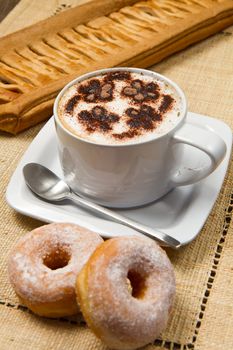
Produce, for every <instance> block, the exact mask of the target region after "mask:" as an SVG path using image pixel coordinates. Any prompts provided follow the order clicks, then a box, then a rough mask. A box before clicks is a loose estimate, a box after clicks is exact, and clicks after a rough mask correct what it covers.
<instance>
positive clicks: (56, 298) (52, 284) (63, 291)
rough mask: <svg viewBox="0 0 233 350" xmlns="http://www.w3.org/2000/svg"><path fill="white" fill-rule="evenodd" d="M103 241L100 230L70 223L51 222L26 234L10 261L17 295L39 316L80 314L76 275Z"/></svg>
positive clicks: (12, 282) (10, 273)
mask: <svg viewBox="0 0 233 350" xmlns="http://www.w3.org/2000/svg"><path fill="white" fill-rule="evenodd" d="M102 241H103V240H102V238H101V237H100V236H99V235H98V234H97V233H95V232H91V231H89V230H87V229H85V228H83V227H80V226H78V225H74V224H69V223H54V224H49V225H45V226H41V227H39V228H37V229H35V230H33V231H32V232H29V233H27V234H26V235H25V236H24V237H22V238H21V239H20V240H19V241H18V243H17V244H16V246H15V248H14V249H13V251H12V252H11V254H10V257H9V262H8V272H9V279H10V282H11V284H12V286H13V288H14V290H15V292H16V294H17V295H18V297H19V298H20V299H21V301H22V302H23V303H24V304H25V305H26V306H27V307H28V308H29V309H31V310H32V311H33V312H34V313H36V314H38V315H40V316H46V317H62V316H67V315H73V314H75V313H77V312H78V311H79V308H78V306H77V302H76V295H75V281H76V278H77V274H78V273H79V271H80V270H81V269H82V267H83V265H84V264H85V263H86V261H87V260H88V258H89V256H90V255H91V254H92V253H93V251H94V250H95V249H96V247H97V246H98V245H99V244H100V243H101V242H102Z"/></svg>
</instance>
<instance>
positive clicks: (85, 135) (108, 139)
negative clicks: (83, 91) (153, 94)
mask: <svg viewBox="0 0 233 350" xmlns="http://www.w3.org/2000/svg"><path fill="white" fill-rule="evenodd" d="M130 75H131V78H132V79H140V80H141V81H143V82H144V83H146V84H148V83H151V82H154V83H156V84H158V86H159V90H160V95H163V94H166V95H170V96H171V97H172V98H173V99H174V103H173V106H172V109H171V110H169V111H168V112H167V113H166V114H165V116H164V117H163V120H162V121H161V122H158V123H156V127H155V128H154V129H153V130H152V131H151V130H143V133H141V134H139V135H135V136H134V137H133V138H124V139H117V138H115V137H113V135H114V134H121V133H122V132H127V131H128V128H129V126H128V125H127V124H126V121H127V116H126V115H125V111H126V110H127V109H128V108H140V104H137V106H135V103H133V101H132V100H131V99H130V98H127V97H125V96H122V93H121V92H122V90H123V89H124V88H125V87H126V86H128V85H129V82H128V81H125V80H114V85H115V87H114V99H113V100H112V101H109V102H106V101H100V102H98V103H97V102H93V103H92V102H85V101H84V100H80V101H78V102H77V103H76V104H75V106H74V109H73V111H72V113H68V112H67V111H66V108H65V107H66V104H67V102H68V101H69V100H70V99H71V98H72V97H74V96H76V95H77V90H78V87H79V86H80V83H77V84H75V85H73V86H71V87H70V88H69V89H67V90H66V92H65V93H64V95H63V96H62V98H61V99H60V101H59V106H58V116H59V119H60V121H61V122H62V124H63V126H64V127H65V128H66V129H68V130H69V131H70V132H71V133H73V134H74V135H77V136H78V137H80V138H82V139H85V140H87V141H90V142H94V143H98V144H108V145H114V144H115V145H119V144H134V143H138V142H145V141H149V140H152V139H153V138H155V137H156V136H160V135H163V134H166V133H167V132H169V131H170V130H171V129H173V128H174V127H175V126H176V125H177V124H178V123H179V121H180V115H181V114H182V113H181V112H182V102H181V97H180V96H179V94H178V93H177V91H176V90H175V88H174V87H173V86H171V85H168V83H167V82H164V81H163V80H160V79H158V78H156V79H155V78H153V77H151V76H149V75H144V74H142V73H133V72H131V73H130ZM104 77H106V74H105V75H99V76H96V77H92V78H90V79H87V80H85V81H84V82H83V83H85V84H86V83H87V82H88V81H90V80H92V79H98V80H100V81H103V79H104ZM81 84H82V82H81ZM161 98H162V97H160V98H159V99H157V100H155V101H147V102H145V104H146V105H149V106H151V107H153V108H155V109H156V110H159V106H160V104H161ZM95 106H102V107H104V108H105V109H107V111H108V112H110V113H116V114H117V115H119V116H120V119H119V121H118V122H116V123H114V124H113V125H112V130H111V132H108V133H106V132H103V131H101V130H100V131H99V130H96V131H94V132H89V131H87V130H86V128H85V126H84V125H83V124H82V123H80V122H79V120H78V118H77V117H76V116H77V115H79V113H80V112H82V111H84V110H86V111H91V110H92V109H93V107H95Z"/></svg>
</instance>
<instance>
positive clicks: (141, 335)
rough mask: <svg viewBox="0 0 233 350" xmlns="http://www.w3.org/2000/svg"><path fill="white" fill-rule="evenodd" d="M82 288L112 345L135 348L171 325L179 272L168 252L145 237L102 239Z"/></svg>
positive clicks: (94, 321) (82, 298) (92, 323)
mask: <svg viewBox="0 0 233 350" xmlns="http://www.w3.org/2000/svg"><path fill="white" fill-rule="evenodd" d="M76 292H77V296H78V301H79V303H80V308H81V311H82V312H83V315H84V318H85V319H86V321H87V323H88V325H89V327H90V328H91V329H92V330H93V332H94V333H95V334H96V336H97V337H99V338H100V339H101V340H102V341H103V342H104V343H105V344H106V345H107V346H109V347H110V348H112V349H135V348H138V347H141V346H144V345H145V344H148V343H150V342H152V341H153V340H154V339H155V338H156V337H157V336H158V335H159V334H160V333H161V331H162V330H163V329H164V328H165V327H166V324H167V321H168V317H169V313H170V310H171V307H172V303H173V299H174V295H175V276H174V271H173V267H172V265H171V263H170V261H169V259H168V257H167V255H166V253H165V252H164V251H163V250H162V249H161V248H160V247H159V246H158V245H157V244H156V243H155V242H154V241H152V240H150V239H148V238H144V237H139V236H137V237H136V236H134V237H132V236H131V237H118V238H113V239H110V240H108V241H105V242H104V243H102V244H101V245H100V246H99V247H98V248H97V249H96V250H95V252H94V253H93V254H92V256H91V257H90V259H89V260H88V262H87V264H86V265H85V266H84V267H83V269H82V270H81V272H80V273H79V275H78V278H77V282H76Z"/></svg>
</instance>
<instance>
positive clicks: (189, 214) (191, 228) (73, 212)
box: [6, 113, 232, 245]
mask: <svg viewBox="0 0 233 350" xmlns="http://www.w3.org/2000/svg"><path fill="white" fill-rule="evenodd" d="M187 118H188V121H189V123H193V124H198V125H200V124H201V126H202V127H204V128H206V129H211V130H212V131H214V132H216V133H217V134H219V135H220V136H221V137H222V138H223V139H224V141H225V142H226V145H227V154H226V156H225V158H224V160H223V162H222V163H221V164H220V166H219V167H218V168H217V169H216V170H215V171H214V172H213V173H212V174H211V175H210V176H208V177H207V178H206V179H204V180H202V181H200V182H198V183H196V184H194V185H189V186H183V187H177V188H175V189H174V190H172V191H171V192H170V193H168V194H167V195H166V196H164V197H163V198H161V199H159V200H157V201H156V202H154V203H152V204H149V205H147V206H144V207H141V208H136V209H135V208H134V209H125V210H124V209H121V210H119V211H120V212H121V214H123V215H125V216H128V217H130V218H133V219H135V220H136V221H138V222H141V223H143V224H145V225H147V226H150V227H152V228H154V229H156V228H157V229H159V230H161V231H164V232H165V233H167V234H169V235H171V236H172V237H174V238H176V239H178V240H179V241H180V242H181V245H184V244H187V243H189V242H190V241H192V240H193V239H194V238H195V237H196V236H197V234H198V233H199V232H200V230H201V228H202V226H203V225H204V223H205V221H206V219H207V217H208V215H209V213H210V211H211V209H212V207H213V205H214V203H215V201H216V199H217V196H218V193H219V191H220V189H221V186H222V183H223V180H224V177H225V174H226V171H227V167H228V163H229V159H230V154H231V147H232V131H231V129H230V128H229V126H227V125H226V124H225V123H223V122H222V121H219V120H217V119H213V118H210V117H207V116H203V115H199V114H195V113H188V116H187ZM183 147H187V148H186V149H185V152H184V157H185V159H184V161H185V164H188V162H191V163H192V166H193V165H194V164H195V163H199V164H200V157H202V155H201V154H200V151H197V150H196V149H195V148H193V147H188V146H183ZM203 157H204V154H203ZM30 162H37V163H40V164H43V165H45V166H47V167H48V168H50V169H51V170H52V171H54V172H55V173H56V174H58V175H59V176H61V177H62V170H61V167H60V164H59V159H58V152H57V140H56V133H55V126H54V120H53V117H52V118H51V119H50V120H49V121H48V122H47V123H46V125H45V126H44V127H43V128H42V129H41V131H40V132H39V133H38V135H37V136H36V137H35V139H34V140H33V142H32V143H31V144H30V146H29V148H28V149H27V151H26V152H25V154H24V156H23V157H22V159H21V161H20V163H19V164H18V166H17V168H16V170H15V172H14V174H13V175H12V177H11V180H10V183H9V185H8V188H7V192H6V199H7V202H8V204H9V205H10V206H11V207H12V208H14V209H15V210H16V211H18V212H20V213H22V214H24V215H28V216H31V217H33V218H36V219H39V220H42V221H45V222H73V223H77V224H79V225H81V226H85V227H87V228H89V229H91V230H93V231H96V232H99V233H100V234H101V235H102V236H103V237H107V238H110V237H114V236H122V235H131V234H135V231H134V230H133V229H130V228H128V227H126V226H123V225H121V224H117V223H115V222H111V221H108V220H106V219H103V218H101V217H98V216H95V215H94V214H92V213H91V212H89V211H86V210H84V209H82V208H80V207H78V206H76V205H74V204H71V203H63V204H51V203H47V202H44V201H43V200H41V199H39V198H37V197H36V196H34V195H33V193H32V192H31V191H30V190H29V189H28V188H27V186H26V184H25V182H24V178H23V173H22V168H23V167H24V165H25V164H27V163H30Z"/></svg>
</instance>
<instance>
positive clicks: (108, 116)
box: [65, 71, 174, 140]
mask: <svg viewBox="0 0 233 350" xmlns="http://www.w3.org/2000/svg"><path fill="white" fill-rule="evenodd" d="M114 80H115V81H116V80H125V81H127V86H126V87H124V88H123V89H122V91H121V96H122V97H124V98H129V99H130V101H131V103H132V104H133V107H130V108H127V109H126V110H125V112H124V115H123V118H124V119H125V123H126V124H127V126H128V130H127V131H124V132H121V133H113V134H112V136H113V137H114V138H115V139H119V140H123V139H129V138H133V137H135V136H140V135H142V134H143V133H144V132H145V131H146V132H148V131H153V130H155V128H156V127H157V125H158V123H160V122H161V121H162V120H163V118H164V116H165V114H166V113H167V112H168V111H169V110H170V109H171V108H172V106H173V103H174V99H173V98H172V96H170V95H168V94H161V93H160V89H159V85H158V84H156V83H154V82H150V83H145V82H144V81H142V80H140V79H132V77H131V74H130V73H129V72H121V71H119V72H118V71H116V72H110V73H108V74H106V76H105V77H104V79H103V80H100V79H97V78H94V79H91V80H89V81H87V82H86V83H85V84H82V85H80V86H79V87H78V88H77V95H75V96H73V97H71V99H70V100H69V101H68V102H67V103H66V106H65V111H66V112H67V113H69V114H70V115H72V113H73V110H74V107H75V105H76V103H78V102H79V101H82V100H83V101H85V102H87V103H95V104H96V105H95V106H94V107H93V108H92V109H91V110H83V111H81V112H79V113H78V115H76V116H74V117H76V118H77V119H78V121H79V122H80V123H81V124H82V125H83V127H84V128H85V129H86V131H88V132H89V133H93V132H95V131H100V132H104V133H108V132H109V133H110V132H111V131H112V130H113V125H114V124H115V123H117V122H118V121H119V120H120V118H121V116H120V115H117V114H116V113H112V112H109V111H108V110H107V109H106V108H104V107H102V106H101V105H100V104H98V103H101V102H110V101H112V100H113V98H114V87H115V85H114ZM155 100H159V101H160V106H159V108H158V109H155V108H153V107H151V106H150V105H149V104H146V102H151V101H155Z"/></svg>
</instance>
